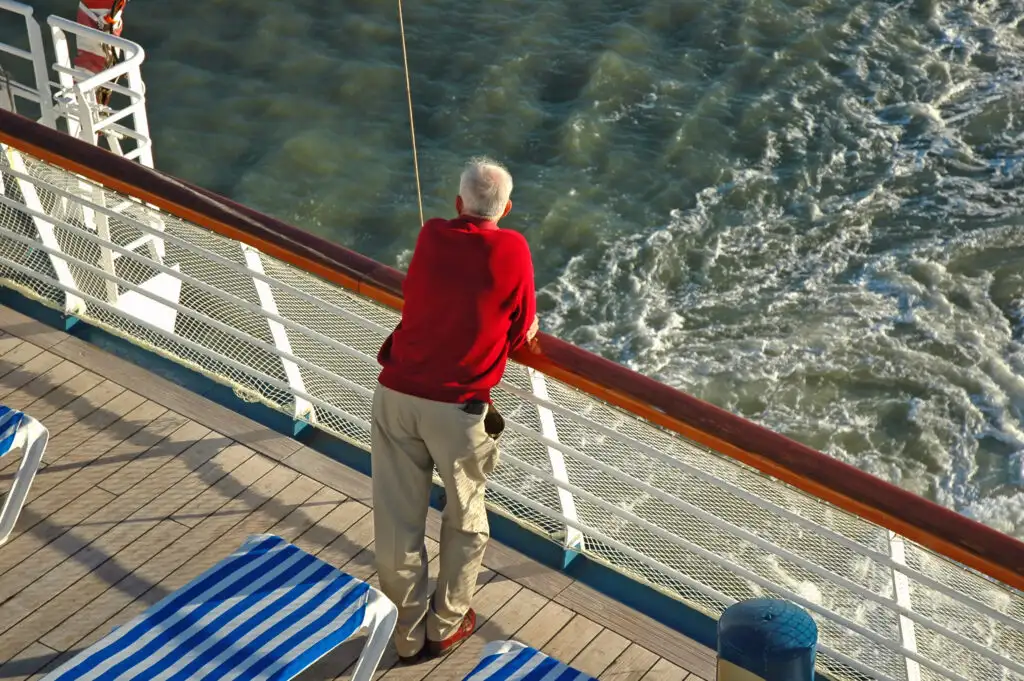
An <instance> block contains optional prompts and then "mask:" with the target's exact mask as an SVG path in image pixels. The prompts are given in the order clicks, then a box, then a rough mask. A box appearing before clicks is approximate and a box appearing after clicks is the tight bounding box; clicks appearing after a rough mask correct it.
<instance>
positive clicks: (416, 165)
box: [398, 0, 423, 225]
mask: <svg viewBox="0 0 1024 681" xmlns="http://www.w3.org/2000/svg"><path fill="white" fill-rule="evenodd" d="M398 27H399V29H400V30H401V33H402V63H403V64H404V65H405V97H406V99H407V100H408V101H409V134H410V136H411V137H412V166H413V169H414V170H415V171H416V201H417V202H418V203H419V207H420V224H421V225H422V224H423V192H422V190H421V189H420V160H419V158H418V157H417V155H416V124H415V123H414V122H413V118H412V87H410V85H409V56H408V54H406V51H405V21H404V20H403V19H402V0H398Z"/></svg>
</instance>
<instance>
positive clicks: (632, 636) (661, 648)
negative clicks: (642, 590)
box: [555, 582, 715, 677]
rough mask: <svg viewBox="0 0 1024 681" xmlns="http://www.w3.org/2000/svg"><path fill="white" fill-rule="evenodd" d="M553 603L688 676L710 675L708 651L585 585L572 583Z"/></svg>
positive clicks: (712, 661)
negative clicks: (648, 651)
mask: <svg viewBox="0 0 1024 681" xmlns="http://www.w3.org/2000/svg"><path fill="white" fill-rule="evenodd" d="M555 600H556V601H557V602H558V603H561V604H562V605H564V606H566V607H567V608H570V609H571V610H574V611H576V612H578V613H581V614H584V615H586V616H587V617H589V618H590V619H592V620H595V621H598V622H601V623H603V624H604V625H605V626H607V627H608V628H610V629H613V630H614V631H616V632H618V633H619V634H621V635H623V636H625V637H626V638H628V639H629V640H631V641H635V642H636V643H639V644H640V645H642V646H643V647H644V648H647V649H648V650H650V651H652V652H653V653H655V654H656V655H658V656H659V657H664V658H665V659H667V660H669V661H670V662H673V663H675V664H677V665H679V666H680V667H683V668H684V669H687V670H689V671H690V672H691V673H696V674H699V675H701V676H705V677H713V676H714V667H715V653H714V651H712V650H711V649H710V648H706V647H705V646H702V645H700V644H699V643H697V642H695V641H693V640H691V639H689V638H686V637H685V636H683V635H682V634H680V633H679V632H677V631H675V630H673V629H670V628H669V627H667V626H665V625H664V624H661V623H660V622H657V621H655V620H653V619H651V618H650V617H647V616H646V615H642V614H640V613H638V612H637V611H635V610H632V609H631V608H629V607H628V606H626V605H624V604H622V603H620V602H618V601H616V600H613V599H611V598H609V597H608V596H605V595H604V594H602V593H599V592H597V591H595V590H594V589H591V588H590V587H588V586H585V585H583V584H580V583H579V582H573V583H572V584H571V585H569V586H568V587H567V588H566V589H565V590H564V591H562V593H560V594H559V595H558V596H557V597H556V598H555Z"/></svg>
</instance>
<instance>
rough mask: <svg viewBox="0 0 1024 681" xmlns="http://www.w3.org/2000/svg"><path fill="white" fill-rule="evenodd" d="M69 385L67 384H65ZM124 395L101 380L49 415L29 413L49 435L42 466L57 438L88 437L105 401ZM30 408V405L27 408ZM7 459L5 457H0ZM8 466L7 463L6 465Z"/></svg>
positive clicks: (47, 463)
mask: <svg viewBox="0 0 1024 681" xmlns="http://www.w3.org/2000/svg"><path fill="white" fill-rule="evenodd" d="M69 383H71V381H69ZM123 392H124V388H122V387H121V386H119V385H117V384H116V383H114V382H113V381H103V382H101V383H99V384H97V385H95V386H91V387H90V388H89V389H88V390H86V391H85V392H84V393H82V394H80V395H75V396H74V397H73V399H71V400H70V401H69V402H68V403H67V404H65V405H61V406H60V408H57V409H54V410H53V411H52V412H51V413H49V414H42V413H41V411H42V410H30V411H28V413H30V414H31V415H32V416H33V417H34V418H35V419H36V420H38V421H40V422H41V423H42V424H43V425H44V426H45V427H46V429H47V430H48V431H49V432H50V440H49V443H47V454H44V457H43V463H44V464H46V465H49V464H50V462H51V460H52V457H50V456H48V453H49V449H50V447H51V446H53V445H54V444H55V443H56V442H57V441H58V439H59V438H77V441H81V439H83V438H85V437H87V436H88V434H89V432H90V428H92V427H93V425H92V424H97V426H96V427H99V426H101V425H102V424H103V420H102V419H101V412H100V409H101V408H102V407H103V406H104V405H106V404H107V403H108V402H110V401H111V400H113V399H114V398H116V397H117V396H118V395H120V394H121V393H123ZM30 408H31V405H30ZM79 424H82V425H81V426H80V427H79V428H78V429H77V430H74V431H71V433H73V434H69V433H68V431H69V430H71V428H72V427H73V426H76V425H79ZM4 459H9V457H4ZM7 463H10V462H7Z"/></svg>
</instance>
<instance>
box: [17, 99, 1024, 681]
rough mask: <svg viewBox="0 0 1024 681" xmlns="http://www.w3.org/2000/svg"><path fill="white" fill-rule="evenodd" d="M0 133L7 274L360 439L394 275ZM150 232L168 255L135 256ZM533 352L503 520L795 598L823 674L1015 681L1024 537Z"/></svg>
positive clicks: (753, 593) (158, 182) (131, 173)
mask: <svg viewBox="0 0 1024 681" xmlns="http://www.w3.org/2000/svg"><path fill="white" fill-rule="evenodd" d="M0 143H2V144H3V145H5V148H6V149H7V153H6V154H5V156H4V160H2V161H0V164H2V165H0V175H2V177H3V186H4V187H6V191H5V192H4V194H3V195H0V282H2V284H3V285H4V286H6V287H9V288H11V289H14V290H16V291H18V292H20V293H22V294H23V295H25V296H28V297H29V298H32V299H34V300H36V301H38V302H41V303H43V304H44V305H47V306H50V307H52V308H54V309H56V310H59V311H62V312H64V313H65V314H73V315H75V316H76V317H77V318H79V319H81V320H83V321H86V322H88V323H89V324H91V325H94V326H96V327H99V328H102V329H104V330H106V331H107V332H109V333H111V334H115V335H117V336H120V337H122V338H123V339H125V340H127V341H129V342H131V343H134V344H136V345H138V346H141V347H142V348H144V349H146V350H148V351H151V352H153V353H157V354H159V355H161V356H163V357H164V358H166V359H169V360H170V361H172V362H175V363H177V364H178V365H181V366H182V367H185V368H187V369H190V370H192V371H194V372H198V373H200V374H203V375H205V376H206V377H208V378H210V379H212V380H214V381H218V382H220V383H222V384H224V385H227V386H230V387H231V388H232V389H233V390H234V391H235V393H236V394H237V395H238V396H239V397H240V398H242V399H244V400H247V401H250V402H255V403H260V404H262V405H265V406H266V407H269V408H270V409H272V410H274V411H273V412H268V413H277V414H280V415H281V417H282V418H283V419H285V421H286V422H289V423H294V424H297V425H300V426H304V427H312V428H317V429H320V430H322V431H324V432H326V433H329V434H332V435H334V436H336V437H337V438H340V439H342V440H344V441H347V442H348V443H350V444H352V445H355V446H356V447H358V448H362V449H363V450H365V449H368V446H369V427H370V419H371V414H370V406H371V396H372V393H373V390H374V386H375V384H376V378H377V375H378V371H379V367H378V366H377V363H376V359H375V358H376V353H377V350H378V348H379V347H380V345H381V342H382V341H383V340H384V338H385V337H386V335H387V334H388V333H389V332H390V331H391V330H392V329H393V328H394V327H395V324H396V323H397V321H398V320H399V310H400V309H401V305H402V301H401V282H402V277H403V275H402V273H401V272H398V271H397V270H394V269H392V268H389V267H387V266H384V265H382V264H379V263H377V262H374V261H373V260H370V259H368V258H365V257H363V256H361V255H358V254H356V253H354V252H352V251H349V250H347V249H345V248H343V247H341V246H339V245H337V244H334V243H331V242H329V241H326V240H324V239H320V238H318V237H316V236H313V235H311V234H309V233H306V232H304V231H302V230H300V229H298V228H296V227H293V226H291V225H288V224H285V223H283V222H280V221H278V220H275V219H274V218H271V217H268V216H266V215H262V214H260V213H258V212H256V211H254V210H252V209H249V208H247V207H245V206H241V205H238V204H236V203H233V202H231V201H230V200H228V199H225V198H223V197H220V196H217V195H215V194H212V193H210V192H208V191H206V190H203V189H200V188H197V187H194V186H192V185H189V184H188V183H185V182H182V181H180V180H177V179H174V178H171V177H169V176H166V175H164V174H162V173H160V172H158V171H154V170H152V169H149V168H145V167H143V166H140V165H139V164H135V163H131V162H128V161H126V160H125V159H123V158H118V157H117V156H115V155H113V154H110V153H108V152H105V151H103V150H102V149H98V148H96V147H92V146H89V145H87V144H85V143H83V142H81V141H78V140H74V139H71V138H70V137H68V136H66V135H62V134H60V133H58V132H56V131H53V130H48V129H46V128H45V127H43V126H40V125H38V124H36V123H33V122H32V121H29V120H27V119H24V118H20V117H18V116H14V115H10V114H6V113H4V112H0ZM83 183H84V184H86V185H89V186H88V190H86V191H83V189H82V185H83ZM26 196H28V197H29V198H30V200H26ZM153 206H156V207H158V208H159V210H157V209H156V208H153ZM115 208H117V209H116V210H115ZM89 214H92V215H95V216H103V218H104V220H105V221H106V224H107V228H106V229H105V230H104V231H103V232H102V233H100V231H98V230H95V229H92V228H90V225H89V223H88V221H87V220H86V219H85V216H87V215H89ZM158 224H159V226H157V225H158ZM43 232H46V234H48V236H46V237H45V238H44V237H43V235H42V234H43ZM144 237H149V238H152V239H159V240H161V241H162V243H163V244H164V247H165V250H164V253H163V255H162V257H156V256H155V254H154V253H152V252H149V251H145V250H139V249H136V248H135V247H134V246H133V244H135V243H137V242H138V240H139V239H140V238H144ZM438 323H439V324H441V323H444V320H438ZM540 346H541V352H540V353H539V354H532V353H529V352H521V353H518V354H516V355H515V357H514V360H515V361H513V362H510V364H509V366H508V369H507V371H506V373H505V376H504V378H503V380H502V382H501V384H500V386H499V387H498V389H497V390H496V391H495V394H494V397H495V401H496V404H497V406H498V407H499V409H500V410H501V411H502V413H503V414H504V416H505V419H506V424H507V430H506V432H505V434H504V435H503V436H502V439H501V460H500V463H499V465H498V467H497V469H496V470H495V472H494V475H493V477H492V479H491V480H490V482H489V486H488V505H489V508H490V509H491V510H492V511H493V512H494V513H496V514H499V515H501V516H504V517H505V518H508V519H510V520H512V521H514V522H515V523H517V524H518V525H520V526H522V527H523V528H526V529H528V530H530V531H532V532H534V533H536V535H538V537H540V538H543V540H547V541H550V542H553V543H554V545H555V548H556V549H557V550H560V551H562V552H563V553H564V556H565V557H566V559H568V558H571V557H572V556H574V555H584V556H586V557H587V558H588V559H590V560H593V561H597V562H599V563H602V564H604V565H606V566H608V567H610V568H611V569H613V570H615V571H618V572H619V573H621V574H623V575H626V576H628V577H629V578H631V579H633V580H635V581H636V582H638V583H640V584H643V585H646V586H648V587H651V588H653V589H655V590H657V591H659V592H661V593H662V594H664V595H667V596H669V597H671V598H672V599H675V602H677V603H678V604H679V608H680V609H681V610H682V609H689V611H692V612H696V613H699V614H702V615H705V616H707V617H708V618H710V619H711V620H714V619H716V618H717V617H718V616H719V615H720V613H721V612H722V611H723V610H724V609H725V608H726V607H727V606H728V605H730V604H732V603H734V602H736V601H739V600H744V599H748V598H751V597H758V596H771V597H779V598H785V599H788V600H790V601H793V602H795V603H797V604H799V605H800V606H802V607H804V608H805V609H807V610H808V611H809V612H810V613H811V614H812V616H813V617H814V618H815V620H816V622H817V625H818V627H819V632H820V638H819V658H818V668H819V672H820V673H822V674H823V675H825V676H826V677H827V678H831V679H878V680H880V681H903V680H907V681H917V680H918V679H955V680H958V681H974V680H985V681H988V680H989V679H1024V592H1022V591H1021V590H1020V589H1021V587H1022V586H1024V544H1022V543H1021V542H1019V541H1018V540H1016V539H1014V538H1012V537H1009V536H1007V535H1005V534H1002V533H1000V532H998V531H996V530H994V529H992V528H990V527H987V526H985V525H982V524H980V523H978V522H976V521H974V520H971V519H969V518H967V517H964V516H962V515H960V514H958V513H956V512H954V511H953V510H950V509H947V508H944V507H941V506H938V505H936V504H934V503H932V502H930V501H928V500H925V499H923V498H920V497H918V496H916V495H914V494H911V493H910V492H907V491H905V490H903V489H900V488H898V487H896V486H894V485H891V484H889V483H888V482H885V481H882V480H880V479H878V478H875V477H872V476H870V475H868V474H866V473H864V472H862V471H859V470H857V469H855V468H853V467H851V466H848V465H846V464H844V463H842V462H840V461H838V460H835V459H833V458H831V457H828V456H826V455H824V454H822V453H820V452H817V451H815V450H812V449H810V448H808V447H806V446H803V445H801V444H799V443H796V442H794V441H792V440H789V439H787V438H785V437H783V436H781V435H779V434H777V433H773V432H771V431H769V430H767V429H765V428H762V427H760V426H757V425H755V424H753V423H751V422H749V421H746V420H744V419H742V418H739V417H737V416H735V415H732V414H729V413H728V412H725V411H724V410H721V409H718V408H716V407H714V406H712V405H710V404H707V403H704V402H701V401H700V400H697V399H695V398H693V397H692V396H689V395H686V394H684V393H682V392H679V391H677V390H675V389H673V388H671V387H669V386H666V385H664V384H661V383H658V382H656V381H654V380H652V379H650V378H646V377H644V376H641V375H639V374H637V373H635V372H632V371H630V370H628V369H626V368H624V367H622V366H619V365H617V364H614V363H613V362H610V361H608V360H606V359H603V358H600V357H597V356H595V355H593V354H591V353H588V352H586V351H584V350H582V349H580V348H576V347H574V346H572V345H569V344H567V343H564V342H562V341H559V340H558V339H556V338H553V337H551V336H549V335H546V334H541V337H540Z"/></svg>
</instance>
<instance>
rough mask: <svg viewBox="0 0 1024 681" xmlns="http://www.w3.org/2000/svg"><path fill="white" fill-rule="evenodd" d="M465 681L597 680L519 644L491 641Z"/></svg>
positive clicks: (517, 642) (515, 642)
mask: <svg viewBox="0 0 1024 681" xmlns="http://www.w3.org/2000/svg"><path fill="white" fill-rule="evenodd" d="M463 681H595V679H594V677H592V676H590V675H588V674H584V673H583V672H581V671H579V670H577V669H573V668H572V667H570V666H569V665H567V664H565V663H564V662H559V661H558V660H556V659H555V658H553V657H548V656H547V655H545V654H544V653H542V652H540V651H539V650H536V649H535V648H530V647H529V646H525V645H523V644H522V643H520V642H519V641H492V642H491V643H488V644H487V645H486V646H484V650H483V653H481V654H480V662H479V663H477V665H476V667H475V668H474V669H473V671H471V672H470V673H469V675H468V676H466V678H465V679H463Z"/></svg>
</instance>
